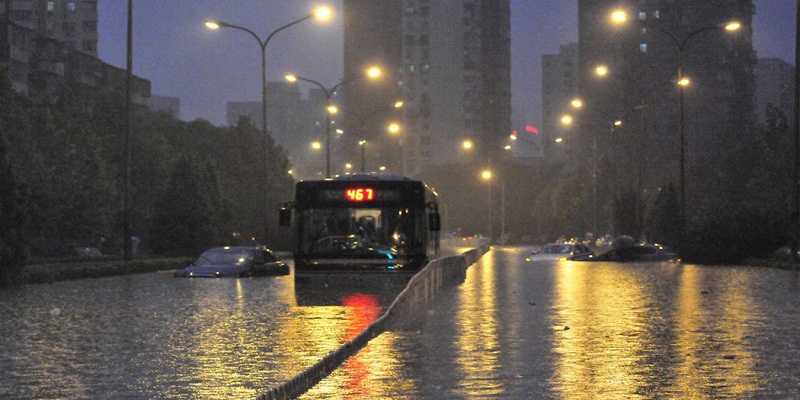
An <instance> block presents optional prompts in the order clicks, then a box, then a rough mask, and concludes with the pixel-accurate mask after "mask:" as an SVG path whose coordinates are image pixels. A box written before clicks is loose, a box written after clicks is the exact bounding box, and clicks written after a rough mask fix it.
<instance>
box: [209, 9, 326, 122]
mask: <svg viewBox="0 0 800 400" xmlns="http://www.w3.org/2000/svg"><path fill="white" fill-rule="evenodd" d="M331 16H332V11H331V9H330V7H326V6H321V7H318V8H316V9H315V10H314V11H313V12H311V13H310V14H308V15H306V16H304V17H303V18H300V19H297V20H294V21H292V22H290V23H288V24H286V25H284V26H281V27H280V28H278V29H275V30H274V31H272V33H270V34H269V35H268V36H267V37H266V39H261V37H260V36H258V34H256V33H255V32H253V31H252V30H250V29H248V28H245V27H243V26H238V25H233V24H229V23H227V22H221V21H211V20H209V21H206V27H208V28H209V29H212V30H217V29H220V28H232V29H238V30H240V31H244V32H247V33H248V34H250V36H252V37H253V38H254V39H255V40H256V41H257V42H258V45H259V46H260V47H261V129H262V130H263V131H264V133H267V132H268V128H267V45H268V44H269V41H270V40H271V39H272V38H273V37H274V36H275V34H277V33H278V32H280V31H282V30H284V29H286V28H289V27H291V26H294V25H297V24H299V23H301V22H303V21H305V20H308V19H315V20H317V21H327V20H329V19H331Z"/></svg>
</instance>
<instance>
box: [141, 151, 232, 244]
mask: <svg viewBox="0 0 800 400" xmlns="http://www.w3.org/2000/svg"><path fill="white" fill-rule="evenodd" d="M194 171H195V166H194V165H193V164H192V163H191V162H190V161H189V159H188V157H185V156H184V157H182V158H181V159H180V160H179V161H178V162H177V164H176V165H175V168H174V170H173V173H172V176H171V177H170V180H169V185H168V186H167V188H166V190H165V191H164V192H163V193H162V195H161V197H160V199H159V201H158V202H157V203H156V204H155V206H156V209H155V212H154V214H153V219H152V221H151V223H150V238H149V241H148V242H149V245H150V249H151V250H152V251H153V252H155V253H157V254H164V255H171V256H191V255H195V254H198V253H200V252H201V251H203V250H205V249H206V248H208V247H212V246H215V245H218V244H219V243H220V237H219V233H220V232H219V229H218V227H217V226H215V225H214V221H215V219H216V218H215V210H214V208H213V204H212V202H211V200H210V199H209V196H208V195H207V192H206V191H205V190H203V189H204V188H208V187H210V186H211V185H212V184H211V183H210V182H202V181H201V179H202V176H199V174H196V173H195V172H194Z"/></svg>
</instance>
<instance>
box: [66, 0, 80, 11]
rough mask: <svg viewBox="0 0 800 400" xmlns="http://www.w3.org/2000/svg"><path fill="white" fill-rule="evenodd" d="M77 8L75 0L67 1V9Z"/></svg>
mask: <svg viewBox="0 0 800 400" xmlns="http://www.w3.org/2000/svg"><path fill="white" fill-rule="evenodd" d="M77 9H78V5H77V4H75V2H74V1H70V2H68V3H67V11H69V12H75V11H76V10H77Z"/></svg>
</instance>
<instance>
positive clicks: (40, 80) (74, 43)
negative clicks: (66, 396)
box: [0, 0, 150, 104]
mask: <svg viewBox="0 0 800 400" xmlns="http://www.w3.org/2000/svg"><path fill="white" fill-rule="evenodd" d="M97 2H98V0H0V66H2V67H3V68H4V69H5V70H6V71H7V74H8V77H9V79H10V80H11V85H12V87H13V88H14V90H16V91H17V92H20V93H22V94H24V95H25V96H27V97H28V98H29V99H31V100H33V101H46V100H49V99H52V98H53V96H54V95H56V94H57V93H58V90H59V89H60V88H61V86H62V84H63V82H64V81H65V79H68V78H69V79H70V80H71V81H72V82H74V83H75V84H77V85H81V86H82V87H83V88H86V89H95V88H100V87H106V88H107V87H111V86H119V85H124V82H125V77H126V74H125V71H123V70H120V69H119V68H115V67H112V66H110V65H108V64H105V63H103V62H102V61H100V59H98V58H97V38H98V36H97V20H98V15H97ZM133 89H134V101H135V102H136V103H137V104H144V103H145V99H146V98H147V97H149V96H150V82H148V81H146V80H143V79H140V78H135V79H134V88H133ZM90 92H91V90H87V91H86V93H90Z"/></svg>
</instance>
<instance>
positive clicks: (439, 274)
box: [258, 245, 489, 400]
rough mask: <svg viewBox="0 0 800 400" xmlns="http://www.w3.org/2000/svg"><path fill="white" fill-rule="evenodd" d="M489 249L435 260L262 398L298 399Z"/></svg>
mask: <svg viewBox="0 0 800 400" xmlns="http://www.w3.org/2000/svg"><path fill="white" fill-rule="evenodd" d="M487 251H489V245H482V246H480V247H478V248H475V249H472V250H469V251H467V252H465V253H462V254H460V255H457V256H450V257H443V258H439V259H436V260H433V261H431V262H430V263H428V265H426V266H425V268H423V269H422V270H421V271H420V272H418V273H417V274H416V275H414V276H413V277H412V278H411V280H410V281H409V282H408V285H406V287H405V289H403V291H402V292H400V294H399V295H398V296H397V298H395V299H394V301H393V302H392V304H391V305H390V306H389V308H387V309H386V312H384V313H383V315H381V316H380V317H379V318H378V319H376V320H375V321H373V322H372V323H371V324H370V325H369V326H367V327H366V329H364V330H363V331H362V332H361V333H359V334H358V335H357V336H356V337H355V338H353V340H351V341H350V342H347V343H345V344H343V345H342V346H341V347H339V348H338V349H336V350H333V351H331V352H330V353H328V354H327V355H326V356H325V357H323V358H322V359H321V360H319V361H317V362H316V363H315V364H314V365H312V366H310V367H308V368H307V369H306V370H305V371H303V372H301V373H299V374H297V375H296V376H295V377H294V378H292V379H290V380H289V381H287V382H284V383H283V384H281V385H280V386H278V387H275V388H272V389H270V390H269V391H268V392H266V393H264V394H262V395H260V396H258V399H259V400H285V399H294V398H297V397H299V396H300V395H302V394H303V393H305V392H307V391H308V390H309V389H311V388H312V387H313V386H314V385H316V384H317V383H319V381H321V380H322V379H324V378H325V377H327V376H328V375H329V374H330V373H331V372H333V371H334V370H336V368H338V367H339V366H340V365H342V363H344V362H345V360H347V359H348V358H349V357H350V356H352V355H354V354H356V353H358V351H359V350H361V349H362V348H364V347H365V346H366V345H367V343H369V341H370V340H372V339H374V338H376V337H378V335H380V334H381V333H383V332H385V331H387V330H389V329H391V328H392V327H396V326H398V324H401V323H402V322H403V317H404V316H405V315H408V314H412V313H415V312H417V311H419V310H420V309H421V308H424V307H426V306H427V305H428V303H429V302H430V301H432V300H433V299H434V298H435V297H436V294H437V293H438V292H439V291H441V289H442V288H444V287H445V286H448V285H452V284H454V283H461V282H464V279H466V276H467V268H469V266H470V265H472V264H475V262H476V261H478V259H480V258H481V256H483V255H484V254H486V252H487Z"/></svg>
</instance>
